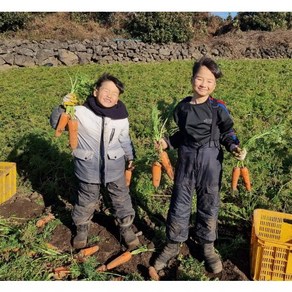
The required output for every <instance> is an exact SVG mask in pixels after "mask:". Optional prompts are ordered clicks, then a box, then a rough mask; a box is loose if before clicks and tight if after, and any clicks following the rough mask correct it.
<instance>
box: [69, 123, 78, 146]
mask: <svg viewBox="0 0 292 292" xmlns="http://www.w3.org/2000/svg"><path fill="white" fill-rule="evenodd" d="M68 130H69V145H70V147H71V148H72V149H73V150H74V149H75V148H76V147H77V145H78V120H77V119H69V121H68Z"/></svg>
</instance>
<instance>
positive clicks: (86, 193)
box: [72, 176, 135, 226]
mask: <svg viewBox="0 0 292 292" xmlns="http://www.w3.org/2000/svg"><path fill="white" fill-rule="evenodd" d="M106 188H107V191H108V194H109V197H110V200H111V203H112V207H113V211H114V216H115V218H116V219H119V220H122V219H123V218H126V217H128V216H131V218H132V220H131V221H132V222H133V219H134V216H135V211H134V209H133V206H132V201H131V197H130V194H129V188H128V187H127V186H126V184H125V178H124V176H122V177H121V178H120V179H118V180H116V181H114V182H109V183H107V185H106ZM99 199H100V184H89V183H84V182H81V181H80V182H79V186H78V197H77V202H76V203H75V205H74V208H73V210H72V220H73V222H74V224H75V225H76V226H77V225H83V224H88V223H89V222H90V220H91V219H92V217H93V213H94V210H95V207H96V205H97V204H98V202H99ZM132 222H131V223H132Z"/></svg>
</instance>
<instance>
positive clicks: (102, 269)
mask: <svg viewBox="0 0 292 292" xmlns="http://www.w3.org/2000/svg"><path fill="white" fill-rule="evenodd" d="M106 270H107V269H106V265H101V266H99V267H98V268H97V269H96V271H97V272H105V271H106Z"/></svg>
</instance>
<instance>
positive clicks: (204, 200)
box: [166, 142, 223, 244]
mask: <svg viewBox="0 0 292 292" xmlns="http://www.w3.org/2000/svg"><path fill="white" fill-rule="evenodd" d="M177 161H178V162H177V165H176V171H175V181H174V186H173V192H172V197H171V202H170V208H169V211H168V216H167V225H166V235H167V238H168V239H169V240H172V241H174V242H184V241H186V240H187V239H188V236H189V221H190V216H191V211H192V199H193V196H194V193H196V197H197V213H196V222H195V234H194V237H195V239H196V240H197V241H198V242H199V243H200V244H203V243H210V242H214V241H215V240H216V238H217V219H218V212H219V204H220V197H219V191H220V187H221V180H222V161H223V151H222V149H221V147H220V146H215V144H214V142H211V143H207V144H205V145H203V146H200V147H189V146H181V147H180V148H179V150H178V160H177Z"/></svg>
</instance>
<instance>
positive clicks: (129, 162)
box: [127, 160, 135, 170]
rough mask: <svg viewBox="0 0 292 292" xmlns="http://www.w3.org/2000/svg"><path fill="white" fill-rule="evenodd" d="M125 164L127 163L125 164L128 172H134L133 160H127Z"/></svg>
mask: <svg viewBox="0 0 292 292" xmlns="http://www.w3.org/2000/svg"><path fill="white" fill-rule="evenodd" d="M127 163H128V164H127V169H129V170H134V168H135V165H134V162H133V160H129V161H128V162H127Z"/></svg>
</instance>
